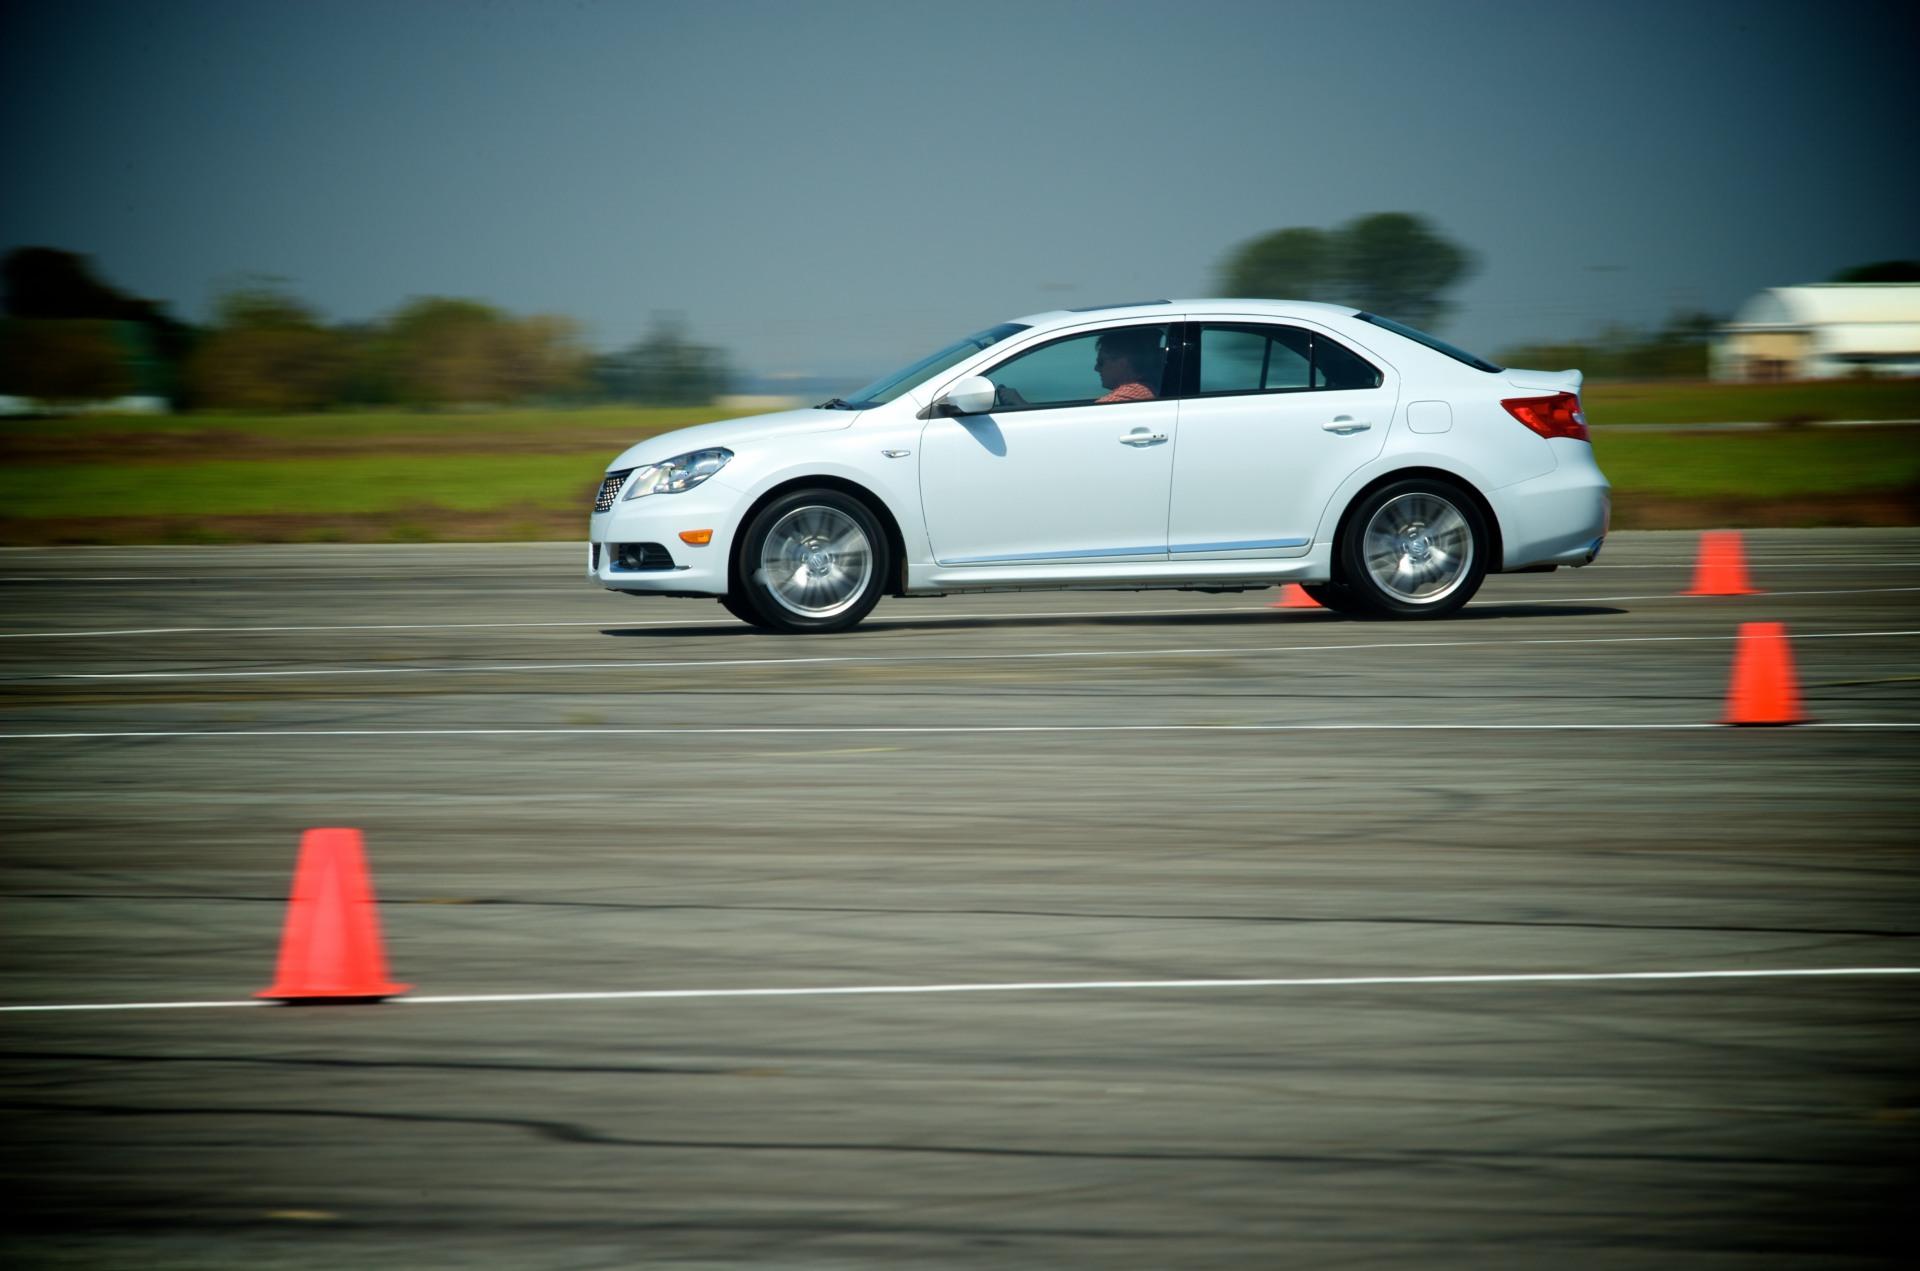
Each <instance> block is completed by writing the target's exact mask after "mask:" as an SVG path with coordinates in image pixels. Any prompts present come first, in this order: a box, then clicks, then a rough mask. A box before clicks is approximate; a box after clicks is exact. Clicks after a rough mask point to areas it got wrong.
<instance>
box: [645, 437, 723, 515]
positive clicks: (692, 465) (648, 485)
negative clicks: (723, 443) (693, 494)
mask: <svg viewBox="0 0 1920 1271" xmlns="http://www.w3.org/2000/svg"><path fill="white" fill-rule="evenodd" d="M731 458H733V451H731V450H725V449H714V450H691V451H688V452H687V453H686V454H684V455H675V456H674V457H673V458H671V459H668V460H667V461H666V462H664V463H656V464H651V465H649V466H647V467H645V468H642V469H640V471H638V472H636V473H634V474H633V478H632V479H631V480H629V481H628V482H627V493H626V495H625V499H638V498H641V497H643V496H645V495H649V494H679V493H680V492H681V491H683V490H691V489H693V487H695V486H697V485H699V484H700V483H701V482H702V481H705V480H706V479H707V478H708V477H710V476H712V475H713V474H714V473H716V472H718V471H720V469H722V468H724V467H726V466H727V460H729V459H731ZM622 501H623V502H624V501H625V500H624V499H623V500H622Z"/></svg>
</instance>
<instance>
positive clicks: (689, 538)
mask: <svg viewBox="0 0 1920 1271" xmlns="http://www.w3.org/2000/svg"><path fill="white" fill-rule="evenodd" d="M680 541H681V542H682V543H685V544H686V545H687V546H688V547H705V546H706V545H707V544H708V543H711V542H712V541H713V531H712V530H681V531H680Z"/></svg>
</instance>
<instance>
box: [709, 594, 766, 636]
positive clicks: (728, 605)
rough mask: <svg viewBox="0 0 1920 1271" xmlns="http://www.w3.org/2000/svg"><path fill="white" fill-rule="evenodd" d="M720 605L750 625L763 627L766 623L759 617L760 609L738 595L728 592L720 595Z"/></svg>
mask: <svg viewBox="0 0 1920 1271" xmlns="http://www.w3.org/2000/svg"><path fill="white" fill-rule="evenodd" d="M720 607H721V608H722V609H725V610H726V611H727V612H728V613H730V614H732V615H733V616H734V617H736V618H738V619H740V621H742V622H744V623H746V624H747V625H748V626H750V627H761V628H764V627H765V626H766V625H767V624H766V622H765V621H764V620H763V619H762V618H761V617H760V611H759V610H757V609H755V608H754V607H753V606H752V605H750V604H748V603H747V602H746V601H744V600H742V599H741V598H740V597H739V596H738V595H735V594H732V593H729V594H728V595H725V596H722V597H720Z"/></svg>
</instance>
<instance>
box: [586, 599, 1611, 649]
mask: <svg viewBox="0 0 1920 1271" xmlns="http://www.w3.org/2000/svg"><path fill="white" fill-rule="evenodd" d="M1626 612H1628V611H1627V610H1625V609H1620V608H1616V607H1614V606H1611V605H1588V604H1564V605H1562V604H1553V603H1551V602H1536V603H1531V604H1500V605H1468V606H1467V607H1466V608H1465V609H1462V610H1461V611H1460V612H1459V613H1457V614H1454V615H1453V616H1452V617H1451V618H1446V619H1442V621H1443V622H1477V621H1484V620H1487V619H1504V620H1508V621H1513V620H1518V619H1526V618H1600V617H1609V616H1612V615H1616V614H1624V613H1626ZM1307 624H1312V625H1314V626H1352V627H1361V626H1365V627H1386V626H1390V625H1396V624H1389V623H1385V622H1375V621H1370V620H1367V619H1361V618H1349V617H1346V616H1345V615H1343V614H1337V613H1334V612H1332V611H1330V610H1326V609H1320V610H1313V609H1286V610H1273V609H1262V610H1256V611H1254V612H1241V611H1235V612H1208V611H1206V610H1196V611H1195V612H1193V613H1131V614H1130V613H1100V614H1029V615H1022V616H1014V615H1003V616H998V617H996V616H995V615H993V614H985V613H970V614H955V615H953V616H952V617H948V618H924V619H915V618H908V619H899V618H888V617H885V616H882V615H880V614H876V616H875V617H873V618H870V619H868V620H867V621H866V622H865V623H863V624H862V625H860V626H858V627H855V628H854V629H853V630H852V631H848V632H841V633H839V634H842V635H861V634H873V635H882V634H885V633H886V632H888V631H951V630H955V629H959V628H968V627H1027V628H1040V627H1205V628H1222V627H1258V626H1282V625H1284V626H1289V627H1298V626H1304V625H1307ZM600 634H601V635H608V636H621V637H629V636H638V637H643V638H645V637H652V638H655V639H676V640H677V639H684V638H685V637H687V636H695V635H698V636H774V637H779V636H781V633H780V632H776V631H763V630H761V629H760V628H758V627H750V626H748V625H747V624H746V623H744V622H735V621H733V620H732V619H722V620H721V621H719V622H715V623H688V624H687V625H685V626H674V627H620V626H608V627H603V628H602V629H601V631H600Z"/></svg>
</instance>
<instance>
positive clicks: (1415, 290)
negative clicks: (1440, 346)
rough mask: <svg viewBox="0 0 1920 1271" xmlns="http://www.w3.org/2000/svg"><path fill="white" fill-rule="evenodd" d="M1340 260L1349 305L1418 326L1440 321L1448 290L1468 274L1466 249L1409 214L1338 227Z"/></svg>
mask: <svg viewBox="0 0 1920 1271" xmlns="http://www.w3.org/2000/svg"><path fill="white" fill-rule="evenodd" d="M1340 263H1341V267H1342V269H1343V270H1344V272H1345V275H1346V278H1347V281H1348V282H1349V283H1350V284H1351V285H1352V287H1353V289H1354V294H1353V303H1356V304H1358V305H1359V307H1360V308H1362V309H1367V310H1370V311H1372V312H1374V313H1379V314H1383V315H1387V316H1390V317H1396V318H1399V319H1400V320H1402V321H1405V322H1408V323H1411V324H1412V325H1414V326H1417V327H1431V326H1437V325H1439V323H1440V321H1441V319H1442V318H1444V317H1445V316H1446V314H1447V310H1448V309H1449V308H1450V307H1451V306H1449V305H1448V304H1447V302H1446V301H1445V300H1444V299H1442V296H1443V294H1444V293H1445V292H1446V290H1447V288H1449V287H1451V286H1453V284H1454V283H1456V282H1458V281H1460V280H1461V279H1462V278H1464V277H1466V275H1467V274H1468V273H1469V272H1471V270H1472V268H1473V258H1472V256H1470V255H1469V254H1468V253H1467V251H1466V249H1464V248H1462V247H1459V246H1456V245H1455V244H1453V243H1451V242H1448V241H1447V240H1446V239H1445V238H1442V237H1441V236H1440V235H1439V234H1438V233H1436V232H1435V231H1434V230H1433V229H1431V228H1430V227H1429V226H1428V225H1427V223H1426V222H1425V221H1424V220H1422V219H1421V218H1420V217H1418V216H1414V215H1412V214H1411V213H1408V212H1376V213H1375V214H1373V215H1372V216H1362V217H1360V218H1358V219H1356V220H1352V221H1348V222H1347V223H1346V224H1345V225H1344V226H1342V227H1341V229H1340Z"/></svg>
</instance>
